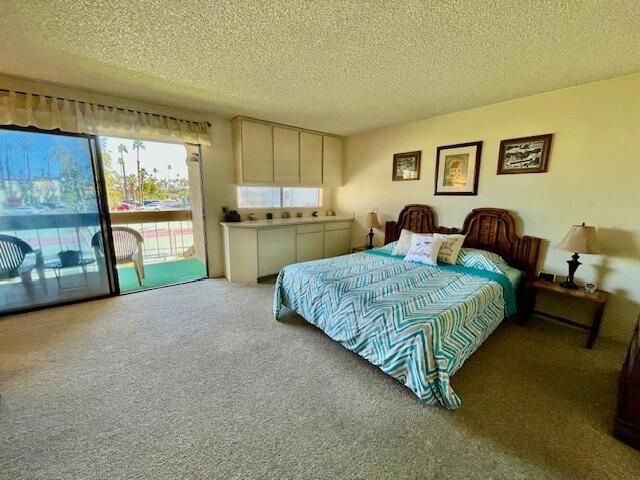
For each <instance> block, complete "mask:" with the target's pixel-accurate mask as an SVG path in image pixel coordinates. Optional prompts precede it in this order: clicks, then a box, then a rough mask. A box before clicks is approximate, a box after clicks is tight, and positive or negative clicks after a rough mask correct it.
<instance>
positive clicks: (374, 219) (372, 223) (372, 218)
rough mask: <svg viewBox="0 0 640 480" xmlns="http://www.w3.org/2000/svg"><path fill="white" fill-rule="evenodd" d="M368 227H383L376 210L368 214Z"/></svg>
mask: <svg viewBox="0 0 640 480" xmlns="http://www.w3.org/2000/svg"><path fill="white" fill-rule="evenodd" d="M366 227H367V228H381V227H382V225H380V222H379V221H378V215H377V214H376V212H371V213H368V214H367V224H366Z"/></svg>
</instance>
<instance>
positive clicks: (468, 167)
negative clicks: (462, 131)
mask: <svg viewBox="0 0 640 480" xmlns="http://www.w3.org/2000/svg"><path fill="white" fill-rule="evenodd" d="M481 156H482V141H478V142H467V143H457V144H455V145H444V146H441V147H438V148H437V150H436V182H435V191H434V195H477V194H478V177H479V175H480V158H481Z"/></svg>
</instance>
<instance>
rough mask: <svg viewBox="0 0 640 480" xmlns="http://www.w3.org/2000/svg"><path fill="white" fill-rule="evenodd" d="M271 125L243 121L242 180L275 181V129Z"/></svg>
mask: <svg viewBox="0 0 640 480" xmlns="http://www.w3.org/2000/svg"><path fill="white" fill-rule="evenodd" d="M272 128H273V127H271V125H265V124H264V123H255V122H250V121H248V120H243V121H242V180H243V181H244V182H273V131H272Z"/></svg>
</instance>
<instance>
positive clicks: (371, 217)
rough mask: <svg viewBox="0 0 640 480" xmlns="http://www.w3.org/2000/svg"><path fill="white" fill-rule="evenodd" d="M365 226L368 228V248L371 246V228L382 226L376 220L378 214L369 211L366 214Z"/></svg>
mask: <svg viewBox="0 0 640 480" xmlns="http://www.w3.org/2000/svg"><path fill="white" fill-rule="evenodd" d="M366 227H367V228H368V229H369V248H373V229H374V228H381V227H382V225H380V222H379V221H378V215H377V214H376V212H370V213H368V214H367V224H366Z"/></svg>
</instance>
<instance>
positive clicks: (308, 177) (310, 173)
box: [300, 132, 322, 185]
mask: <svg viewBox="0 0 640 480" xmlns="http://www.w3.org/2000/svg"><path fill="white" fill-rule="evenodd" d="M300 183H302V184H304V185H320V184H321V183H322V135H318V134H316V133H307V132H300Z"/></svg>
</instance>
